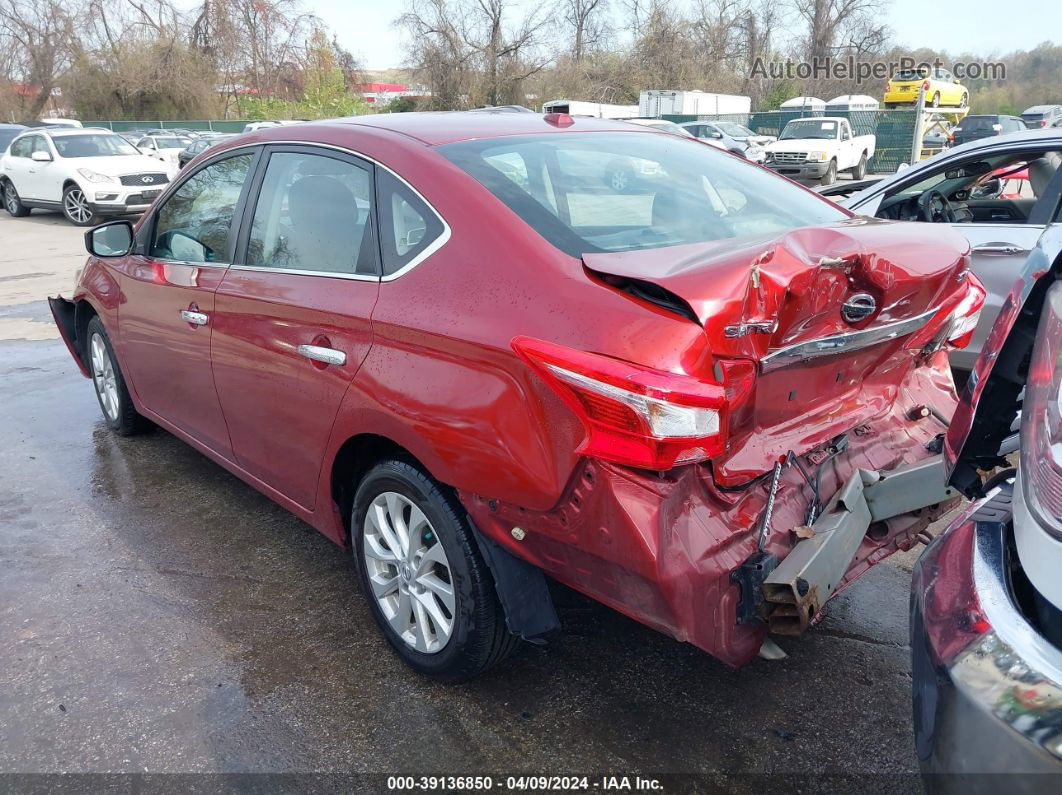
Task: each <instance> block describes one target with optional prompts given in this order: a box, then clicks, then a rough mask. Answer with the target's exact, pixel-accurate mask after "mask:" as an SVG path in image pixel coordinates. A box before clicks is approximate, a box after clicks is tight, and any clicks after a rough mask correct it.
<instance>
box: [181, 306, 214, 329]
mask: <svg viewBox="0 0 1062 795" xmlns="http://www.w3.org/2000/svg"><path fill="white" fill-rule="evenodd" d="M181 320H184V321H185V322H187V323H191V324H192V325H193V326H205V325H206V324H207V321H208V320H210V318H209V317H208V316H207V315H204V314H203V313H202V312H193V311H192V310H191V309H182V310H181Z"/></svg>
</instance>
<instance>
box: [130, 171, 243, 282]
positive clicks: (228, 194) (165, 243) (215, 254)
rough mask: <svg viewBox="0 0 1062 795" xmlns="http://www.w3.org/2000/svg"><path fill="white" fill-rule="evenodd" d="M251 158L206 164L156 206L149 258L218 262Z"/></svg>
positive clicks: (225, 245) (224, 251) (226, 243)
mask: <svg viewBox="0 0 1062 795" xmlns="http://www.w3.org/2000/svg"><path fill="white" fill-rule="evenodd" d="M253 160H254V155H251V154H245V155H236V156H234V157H229V158H226V159H225V160H219V161H217V162H215V163H211V164H210V165H209V166H207V167H206V168H203V169H201V170H199V171H197V172H196V173H195V174H194V175H192V177H191V178H189V179H188V180H186V181H185V182H184V183H183V184H182V185H181V186H180V187H179V188H178V189H177V190H176V191H175V192H174V193H173V195H172V196H170V197H169V198H168V199H167V200H166V203H165V204H163V205H162V207H160V208H159V211H158V214H157V215H156V216H155V217H156V221H155V235H154V238H153V240H152V244H151V256H153V257H158V258H160V259H168V260H177V261H180V262H204V263H206V262H224V261H225V260H226V257H227V256H228V255H227V253H226V252H227V251H228V239H229V230H230V228H231V227H232V216H233V213H235V211H236V204H237V202H239V200H240V193H241V191H242V190H243V183H244V182H245V181H246V179H247V172H248V170H249V169H250V167H251V162H252V161H253Z"/></svg>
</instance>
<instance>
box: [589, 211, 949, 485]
mask: <svg viewBox="0 0 1062 795" xmlns="http://www.w3.org/2000/svg"><path fill="white" fill-rule="evenodd" d="M968 251H969V244H968V243H967V242H966V240H965V238H963V237H962V236H960V235H958V234H957V233H955V232H953V231H951V230H950V229H947V228H943V227H940V226H933V225H930V224H902V225H901V224H895V223H890V222H885V221H876V220H872V219H866V218H853V219H850V220H847V221H844V222H841V223H838V224H836V225H833V226H829V227H817V228H807V229H796V230H793V231H790V232H787V233H785V234H783V235H781V236H780V237H776V238H772V239H769V240H767V239H764V238H756V239H747V240H741V241H734V240H721V241H715V242H710V243H704V244H695V245H688V246H681V247H671V248H659V249H648V250H640V251H633V252H622V253H609V254H587V255H584V257H583V260H584V263H585V264H586V266H587V267H588V268H589V269H590V270H591V271H593V272H596V273H598V274H601V275H606V276H605V278H606V279H608V278H609V277H611V278H612V279H613V280H614V279H615V277H621V278H626V279H631V280H637V281H639V282H649V283H651V284H654V285H657V286H658V287H661V288H663V289H664V290H666V291H668V292H669V293H671V294H672V295H673V296H675V297H677V299H680V302H685V304H686V305H688V309H689V310H690V313H691V314H692V316H695V317H696V318H698V320H699V322H700V323H701V325H703V326H704V329H705V332H706V334H707V335H708V338H709V341H710V345H711V349H712V352H713V355H714V357H715V361H713V362H712V367H713V368H714V367H715V365H716V363H717V362H724V361H727V360H746V361H748V360H751V361H752V362H753V363H754V368H755V370H756V377H755V381H754V386H753V388H752V390H751V392H750V394H749V396H748V397H747V399H746V400H745V401H744V403H743V404H742V406H741V407H740V408H737V409H735V410H732V412H731V427H730V450H729V453H728V454H727V455H726V456H725V457H724V458H722V459H720V460H718V461H716V462H715V466H716V472H717V476H718V478H719V480H720V482H721V483H723V484H724V485H732V484H734V483H737V482H742V481H744V480H747V479H748V478H750V477H755V476H757V475H759V474H762V473H763V472H764V471H766V470H767V469H770V468H771V466H773V462H774V461H776V460H777V459H778V457H780V456H782V455H785V453H786V452H787V451H789V450H793V451H794V452H797V453H800V452H804V451H806V450H809V449H811V448H813V447H815V446H817V445H819V444H821V443H823V442H825V441H827V440H829V439H830V438H832V437H833V436H835V435H837V434H838V433H842V432H845V431H848V430H851V429H853V428H855V427H857V426H859V425H861V424H862V423H864V422H866V421H868V420H869V419H871V418H872V417H874V416H878V415H880V414H881V413H883V412H884V411H887V410H888V409H889V408H890V407H891V405H892V403H893V402H894V401H895V400H896V399H897V397H898V393H899V387H900V384H901V383H902V382H903V380H904V378H905V377H906V376H907V374H908V373H909V372H910V370H911V368H913V367H917V366H920V364H922V363H924V357H922V356H921V351H922V349H923V348H924V347H925V345H926V344H927V343H928V342H929V341H930V340H932V339H933V338H934V336H936V335H938V334H939V333H940V332H941V330H942V329H943V326H944V324H945V322H946V321H947V319H948V318H949V316H950V313H951V311H952V310H953V309H954V308H955V306H956V304H957V303H958V302H959V300H960V299H961V298H962V296H963V295H964V294H965V291H966V285H965V279H966V277H967V270H968V256H967V255H968ZM855 296H861V299H860V301H861V302H862V304H863V306H867V305H869V304H871V303H872V304H873V307H874V308H873V310H872V311H871V314H870V315H869V316H867V317H865V318H864V319H856V320H852V319H851V317H852V315H849V319H846V318H845V317H844V315H843V314H842V308H843V306H844V305H845V304H846V302H849V301H850V300H851V299H853V298H854V297H855ZM868 299H869V300H868ZM903 321H909V324H908V325H906V326H904V324H903ZM893 324H900V325H899V326H894V328H896V329H900V327H904V333H902V334H900V333H897V334H896V335H895V336H892V337H891V338H886V339H881V340H879V341H877V342H875V343H874V344H868V345H866V346H865V347H859V348H858V349H857V350H845V349H842V348H843V344H842V343H841V340H842V339H843V337H845V336H847V335H851V334H853V333H856V335H857V336H860V335H858V332H863V331H868V332H869V331H871V330H883V331H884V330H885V328H886V327H889V326H893ZM802 343H809V344H810V345H809V346H808V347H806V348H794V346H799V345H801V344H802ZM816 346H820V347H821V348H822V350H819V351H817V352H814V353H811V354H808V350H810V349H811V348H814V347H816ZM831 346H836V347H831ZM705 375H707V374H705ZM946 388H947V389H949V391H950V386H949V387H946ZM951 399H953V398H949V399H948V400H942V407H943V404H944V403H948V405H950V402H949V401H950V400H951Z"/></svg>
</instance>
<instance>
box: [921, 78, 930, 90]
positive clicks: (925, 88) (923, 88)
mask: <svg viewBox="0 0 1062 795" xmlns="http://www.w3.org/2000/svg"><path fill="white" fill-rule="evenodd" d="M922 90H923V91H929V81H928V80H926V81H925V82H924V83H922Z"/></svg>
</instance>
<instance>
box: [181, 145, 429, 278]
mask: <svg viewBox="0 0 1062 795" xmlns="http://www.w3.org/2000/svg"><path fill="white" fill-rule="evenodd" d="M270 146H305V147H308V148H314V147H316V148H318V149H332V150H334V151H336V152H342V153H343V154H348V155H354V156H355V157H359V158H361V159H362V160H365V161H366V162H369V163H372V164H373V165H374V166H377V167H378V168H382V169H383V170H384V171H386V172H388V173H389V174H390V175H391V176H393V177H394V178H395V179H397V180H398V181H399V182H401V183H402V184H403V185H405V186H406V187H407V188H409V189H410V190H411V191H412V192H413V195H414V196H416V197H417V198H418V199H420V200H421V201H422V202H424V205H425V206H426V207H427V208H428V209H429V210H431V211H432V212H433V213H435V217H436V218H438V219H439V223H441V224H442V227H443V229H442V232H441V233H440V234H439V236H438V237H436V238H435V240H433V241H432V242H431V243H430V244H429V245H428V247H427V248H425V249H424V250H423V251H422V252H420V253H419V254H418V255H417V256H415V257H414V258H413V259H411V260H410V261H409V262H407V263H406V264H405V265H403V266H402V267H401V268H399V269H398V270H397V271H395V272H394V273H391V274H388V275H387V276H368V277H366V276H364V275H361V274H346V275H344V274H341V273H335V272H333V271H314V270H293V269H287V268H261V267H258V266H250V265H231V266H230V267H232V268H236V269H239V270H256V271H263V272H271V273H295V274H299V275H302V276H328V277H331V278H340V279H352V280H354V281H373V282H393V281H394V280H395V279H397V278H398V277H400V276H403V275H405V274H407V273H409V272H410V271H411V270H413V268H415V267H417V266H418V265H420V263H422V262H424V260H426V259H427V258H428V257H430V256H431V255H432V254H434V253H435V252H436V251H438V250H439V249H441V248H442V247H443V246H444V245H446V243H447V242H448V241H449V240H450V224H448V223H447V222H446V219H445V218H443V216H442V213H440V212H439V211H438V210H436V209H435V206H434V205H433V204H432V203H431V202H430V201H428V200H427V199H426V198H424V194H422V193H421V192H420V191H419V190H417V189H416V188H414V187H413V186H412V185H410V184H409V181H408V180H406V179H405V178H404V177H403V176H402V175H401V174H399V173H398V172H397V171H395V170H394V169H393V168H391V167H390V166H387V165H385V164H383V163H381V162H380V161H379V160H377V159H376V158H373V157H370V156H369V155H366V154H363V153H362V152H359V151H358V150H356V149H351V148H350V147H346V146H337V145H336V144H324V143H318V142H316V141H287V140H284V141H255V142H254V143H253V144H240V145H239V146H234V147H232V148H231V149H225V150H224V151H221V152H218V153H217V156H219V157H220V156H225V155H229V154H231V153H233V152H238V151H239V150H240V149H251V148H255V147H262V148H263V149H268V147H270ZM204 165H205V164H204ZM199 170H201V169H197V170H196V173H198V171H199ZM186 179H191V177H187V178H186ZM183 181H184V180H182V182H183ZM170 184H171V185H172V184H173V183H170ZM255 198H256V200H257V197H255ZM375 203H376V201H375V197H374V199H373V204H374V205H375ZM378 213H379V208H377V214H378ZM380 265H381V268H382V267H383V263H382V262H381V263H380Z"/></svg>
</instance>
